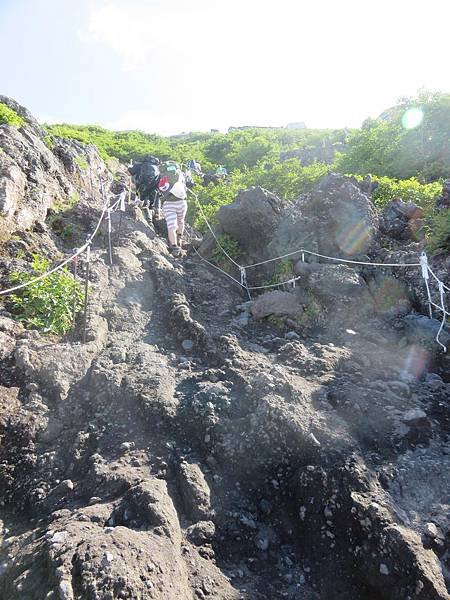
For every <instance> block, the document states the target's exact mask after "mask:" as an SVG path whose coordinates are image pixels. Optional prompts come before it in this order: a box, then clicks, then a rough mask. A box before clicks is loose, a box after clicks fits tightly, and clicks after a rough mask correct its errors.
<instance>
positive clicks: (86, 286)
mask: <svg viewBox="0 0 450 600" xmlns="http://www.w3.org/2000/svg"><path fill="white" fill-rule="evenodd" d="M90 262H91V247H90V246H88V247H87V248H86V276H85V280H84V324H83V344H85V343H86V330H87V306H88V291H89V265H90Z"/></svg>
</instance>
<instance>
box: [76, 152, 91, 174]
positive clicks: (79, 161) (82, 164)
mask: <svg viewBox="0 0 450 600" xmlns="http://www.w3.org/2000/svg"><path fill="white" fill-rule="evenodd" d="M75 164H76V165H77V166H78V167H79V168H80V169H81V170H83V171H85V170H86V169H87V168H88V167H89V164H88V161H87V160H86V158H85V157H84V156H79V155H78V156H75Z"/></svg>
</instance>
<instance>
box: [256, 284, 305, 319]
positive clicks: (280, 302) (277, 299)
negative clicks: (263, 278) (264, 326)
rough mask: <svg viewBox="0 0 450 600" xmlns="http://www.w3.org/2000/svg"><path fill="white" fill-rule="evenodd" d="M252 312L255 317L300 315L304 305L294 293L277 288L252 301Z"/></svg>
mask: <svg viewBox="0 0 450 600" xmlns="http://www.w3.org/2000/svg"><path fill="white" fill-rule="evenodd" d="M250 312H251V313H252V316H253V317H254V318H255V319H263V318H264V317H268V316H270V315H275V316H289V317H298V316H299V315H301V314H302V312H303V307H302V305H301V304H300V302H299V301H298V298H297V297H296V296H295V295H294V294H291V293H290V292H282V291H280V290H276V291H274V292H266V293H265V294H262V295H261V296H259V297H258V298H257V299H256V300H255V301H254V302H253V303H252V305H251V307H250Z"/></svg>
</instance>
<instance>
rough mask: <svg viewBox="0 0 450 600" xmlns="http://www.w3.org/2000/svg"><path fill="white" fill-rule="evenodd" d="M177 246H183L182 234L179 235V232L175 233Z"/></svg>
mask: <svg viewBox="0 0 450 600" xmlns="http://www.w3.org/2000/svg"><path fill="white" fill-rule="evenodd" d="M177 246H178V247H179V248H182V247H183V236H182V235H180V234H177Z"/></svg>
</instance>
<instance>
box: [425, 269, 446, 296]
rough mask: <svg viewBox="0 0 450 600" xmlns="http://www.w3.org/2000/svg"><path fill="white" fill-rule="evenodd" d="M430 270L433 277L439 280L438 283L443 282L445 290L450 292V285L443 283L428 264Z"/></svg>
mask: <svg viewBox="0 0 450 600" xmlns="http://www.w3.org/2000/svg"><path fill="white" fill-rule="evenodd" d="M428 271H429V272H430V273H431V275H432V277H433V278H434V279H435V280H436V281H437V282H438V284H439V282H440V283H442V286H443V288H444V290H447V292H450V287H448V285H445V283H443V282H442V281H441V280H440V279H439V277H438V276H437V275H436V274H435V273H433V271H432V270H431V269H430V267H429V266H428Z"/></svg>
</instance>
